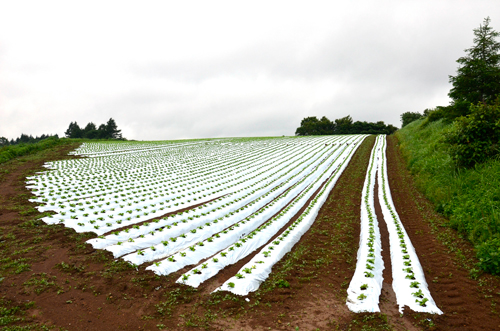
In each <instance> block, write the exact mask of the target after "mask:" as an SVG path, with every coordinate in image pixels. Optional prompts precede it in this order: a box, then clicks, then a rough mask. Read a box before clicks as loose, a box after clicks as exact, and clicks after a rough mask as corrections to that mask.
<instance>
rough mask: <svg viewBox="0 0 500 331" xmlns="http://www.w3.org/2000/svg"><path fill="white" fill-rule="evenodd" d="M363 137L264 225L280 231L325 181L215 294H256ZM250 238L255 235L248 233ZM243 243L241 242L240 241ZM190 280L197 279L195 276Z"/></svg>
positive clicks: (308, 223) (305, 226) (306, 227)
mask: <svg viewBox="0 0 500 331" xmlns="http://www.w3.org/2000/svg"><path fill="white" fill-rule="evenodd" d="M365 137H366V136H358V137H357V138H356V140H352V141H350V144H349V145H348V147H347V148H345V149H344V150H343V153H342V154H341V158H339V159H337V160H335V161H336V162H334V163H332V164H331V167H329V169H328V171H327V172H325V173H324V174H323V175H324V176H323V177H322V178H321V179H320V180H318V181H317V182H316V183H315V184H316V185H313V186H312V187H311V188H310V189H311V190H310V191H309V192H307V194H304V195H301V196H299V197H298V199H297V201H296V202H297V203H296V204H292V205H290V206H289V207H288V208H287V209H285V210H284V211H283V212H282V214H281V215H278V217H277V218H275V219H273V220H272V221H271V222H269V223H268V224H267V225H266V226H268V227H270V229H272V230H273V231H274V232H273V234H275V233H277V231H278V230H280V229H281V226H283V225H284V224H286V223H287V222H288V220H290V218H291V217H293V216H294V215H295V214H296V213H297V212H298V210H300V209H301V208H302V207H303V206H304V204H305V203H306V202H307V200H308V199H309V198H310V197H311V194H312V193H313V192H314V191H315V190H316V189H317V188H318V187H319V186H321V184H323V182H322V180H324V179H327V178H328V180H327V182H326V183H324V185H323V187H322V189H321V190H320V192H319V193H318V194H317V195H316V196H315V197H314V199H313V200H312V201H311V202H310V203H309V204H308V205H307V207H306V209H305V210H304V211H303V212H302V213H301V214H300V215H299V217H298V218H297V220H296V221H294V222H293V223H292V224H291V225H290V226H289V227H288V228H286V229H285V230H284V231H283V232H282V233H281V234H280V235H279V236H278V237H277V238H275V239H274V240H273V241H272V242H271V243H269V244H267V245H265V246H264V247H263V248H262V249H261V250H260V251H259V252H258V253H257V254H256V255H255V256H254V257H253V258H252V259H251V260H250V261H249V262H248V263H247V264H245V265H244V266H243V267H242V268H241V269H240V270H239V272H238V273H236V275H235V276H233V277H231V278H230V279H228V280H227V281H226V282H225V283H224V284H223V285H222V286H220V287H219V288H217V289H216V290H215V291H221V290H224V291H230V292H232V293H234V294H238V295H247V294H248V293H250V292H253V291H256V290H257V289H258V288H259V286H260V284H261V283H262V282H263V281H264V280H266V279H267V277H268V276H269V274H270V273H271V270H272V267H273V266H274V265H275V264H276V263H277V262H278V261H279V260H281V258H283V256H284V255H285V254H286V253H288V252H289V251H290V250H291V249H292V248H293V246H294V245H295V244H296V243H297V242H298V241H299V240H300V238H301V237H302V235H303V234H304V233H306V232H307V231H308V230H309V228H310V227H311V225H312V224H313V223H314V221H315V219H316V216H317V214H318V212H319V210H320V209H321V207H322V206H323V204H324V202H325V201H326V199H327V198H328V194H329V193H330V191H331V190H332V188H333V187H334V186H335V184H336V182H337V180H338V178H339V177H340V175H341V174H342V172H343V171H344V169H345V167H346V166H347V164H348V163H349V161H350V159H351V157H352V156H353V155H354V152H355V151H356V149H357V148H358V147H359V145H360V143H361V142H362V141H363V140H364V139H365ZM280 217H281V218H283V220H280ZM269 232H271V231H269ZM251 235H256V234H254V233H252V234H251ZM244 239H246V240H252V238H251V236H248V237H247V238H244ZM265 239H269V235H268V236H263V238H262V242H266V240H265ZM242 241H243V240H242ZM243 243H245V242H244V241H243ZM233 247H234V246H233ZM236 249H237V248H235V250H236ZM228 253H229V252H228ZM220 255H221V256H220V257H217V258H216V259H217V261H214V260H212V261H211V262H214V263H215V266H214V267H215V268H220V267H221V266H217V263H223V264H224V260H223V258H224V257H222V253H221V254H220ZM241 255H242V256H241V258H242V257H244V256H246V255H248V252H245V253H243V254H241ZM234 260H236V259H234ZM207 267H208V266H207ZM201 268H203V265H202V266H201ZM193 271H194V270H192V271H191V272H192V273H193ZM186 276H188V275H184V276H183V277H181V279H179V282H182V281H186V280H187V279H186ZM193 278H197V277H196V276H195V277H193ZM188 279H189V278H188ZM196 281H197V280H196ZM196 281H195V282H194V285H196Z"/></svg>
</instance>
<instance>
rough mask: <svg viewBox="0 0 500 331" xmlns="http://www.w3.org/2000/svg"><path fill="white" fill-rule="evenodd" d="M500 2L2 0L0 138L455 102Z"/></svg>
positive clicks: (261, 122)
mask: <svg viewBox="0 0 500 331" xmlns="http://www.w3.org/2000/svg"><path fill="white" fill-rule="evenodd" d="M487 16H490V18H491V26H492V27H493V28H494V29H495V30H497V31H500V1H498V0H475V1H472V0H469V1H461V0H431V1H425V0H418V1H412V0H405V1H401V0H396V1H386V0H379V1H373V0H369V1H368V0H358V1H350V2H348V1H301V2H294V1H255V0H254V1H246V2H243V1H206V0H205V1H133V2H132V1H117V2H113V1H102V0H101V1H88V0H87V1H79V2H77V1H3V0H0V136H5V137H7V138H9V139H10V138H15V137H18V136H19V135H20V134H21V133H26V134H32V135H41V134H42V133H52V134H54V133H57V134H59V135H63V134H64V131H65V130H66V129H67V127H68V125H69V123H70V122H72V121H77V122H78V124H79V125H80V126H85V125H86V124H87V123H88V122H90V121H92V122H94V123H96V124H97V125H99V124H101V123H104V122H106V121H107V120H108V119H109V118H110V117H112V118H114V119H115V121H116V123H117V124H118V127H119V128H120V129H122V133H123V135H124V137H126V138H128V139H137V140H162V139H183V138H204V137H235V136H278V135H280V136H281V135H293V134H294V133H295V129H296V128H297V127H298V126H299V124H300V121H301V119H303V118H304V117H306V116H318V118H319V117H321V116H327V117H328V118H330V119H332V120H333V119H335V118H340V117H343V116H347V115H351V116H352V117H353V119H354V120H360V121H370V122H372V121H380V120H381V121H384V122H386V123H389V124H393V125H395V126H398V127H399V126H400V118H399V116H400V114H401V113H403V112H406V111H420V112H421V111H423V110H424V109H425V108H431V107H435V106H438V105H447V104H448V103H449V98H448V96H447V93H448V91H449V89H450V84H449V83H448V75H454V74H455V72H456V68H457V63H456V62H455V61H456V60H457V59H458V58H459V57H460V56H463V55H464V49H466V48H469V47H471V46H472V44H473V42H472V39H473V31H472V30H473V29H474V28H477V27H478V26H479V25H480V24H481V23H482V21H483V19H484V18H485V17H487Z"/></svg>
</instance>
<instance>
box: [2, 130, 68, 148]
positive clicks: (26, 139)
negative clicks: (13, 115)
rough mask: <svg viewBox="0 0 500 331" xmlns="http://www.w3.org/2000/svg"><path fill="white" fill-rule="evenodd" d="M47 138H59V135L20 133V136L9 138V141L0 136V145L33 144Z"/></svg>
mask: <svg viewBox="0 0 500 331" xmlns="http://www.w3.org/2000/svg"><path fill="white" fill-rule="evenodd" d="M47 138H54V139H59V136H58V135H57V134H54V135H51V134H42V135H41V136H40V137H38V136H37V137H33V136H32V135H29V136H28V135H27V134H24V133H22V134H21V136H20V137H17V138H16V139H11V140H10V141H9V139H7V138H5V137H0V147H1V146H9V145H19V144H34V143H37V142H39V141H42V140H45V139H47Z"/></svg>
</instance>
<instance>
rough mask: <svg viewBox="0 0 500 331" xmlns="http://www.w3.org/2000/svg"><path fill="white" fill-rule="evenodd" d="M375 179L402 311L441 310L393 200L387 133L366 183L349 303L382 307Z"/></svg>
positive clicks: (364, 308)
mask: <svg viewBox="0 0 500 331" xmlns="http://www.w3.org/2000/svg"><path fill="white" fill-rule="evenodd" d="M376 174H377V175H376ZM375 180H377V181H378V187H379V190H378V197H379V201H380V205H381V209H382V214H383V215H384V221H385V222H386V224H387V228H388V232H389V244H390V247H389V248H388V249H390V256H391V266H392V278H393V282H392V287H393V290H394V292H395V294H396V298H397V302H398V305H399V311H400V313H403V308H404V306H408V307H410V308H411V309H412V310H414V311H416V312H426V313H433V314H442V312H441V310H440V309H439V308H438V307H437V306H436V304H435V302H434V300H433V299H432V296H431V294H430V292H429V290H428V287H427V282H426V281H425V275H424V272H423V270H422V266H421V264H420V261H419V260H418V257H417V254H416V252H415V249H414V247H413V245H412V244H411V241H410V238H409V237H408V234H407V233H406V231H405V229H404V227H403V224H402V223H401V220H400V218H399V215H398V214H397V212H396V208H395V207H394V203H393V201H392V197H391V193H390V188H389V181H388V178H387V162H386V136H385V135H380V136H378V137H377V140H376V143H375V145H374V147H373V149H372V153H371V157H370V164H369V166H368V171H367V175H366V179H365V186H364V187H363V197H362V203H361V233H360V245H359V250H358V260H357V263H356V271H355V273H354V276H353V278H352V280H351V283H350V285H349V288H348V290H347V294H348V297H347V302H346V303H347V306H348V307H349V309H350V310H351V311H354V312H378V311H380V309H379V306H378V304H379V296H380V293H381V288H382V282H383V276H382V273H383V269H384V263H383V261H382V256H381V250H382V247H381V241H380V231H379V229H378V221H377V218H376V216H375V208H374V202H373V194H374V187H375ZM386 249H387V248H386Z"/></svg>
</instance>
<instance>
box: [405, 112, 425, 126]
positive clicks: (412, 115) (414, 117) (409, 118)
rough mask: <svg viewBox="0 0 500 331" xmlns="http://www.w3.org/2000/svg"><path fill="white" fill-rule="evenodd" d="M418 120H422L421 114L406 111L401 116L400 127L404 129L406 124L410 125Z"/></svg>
mask: <svg viewBox="0 0 500 331" xmlns="http://www.w3.org/2000/svg"><path fill="white" fill-rule="evenodd" d="M419 118H422V114H420V113H418V112H410V111H407V112H406V113H402V114H401V127H402V128H404V127H405V126H407V125H408V124H410V123H411V122H413V121H416V120H418V119H419Z"/></svg>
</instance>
